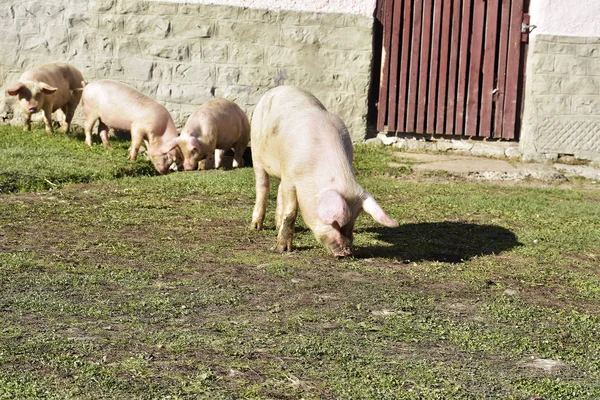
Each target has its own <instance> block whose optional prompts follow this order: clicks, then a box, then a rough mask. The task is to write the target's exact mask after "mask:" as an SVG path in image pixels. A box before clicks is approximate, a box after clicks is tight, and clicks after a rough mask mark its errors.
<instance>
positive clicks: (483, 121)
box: [377, 0, 529, 139]
mask: <svg viewBox="0 0 600 400" xmlns="http://www.w3.org/2000/svg"><path fill="white" fill-rule="evenodd" d="M379 1H380V4H379V6H378V19H379V20H380V22H381V23H382V25H383V50H382V56H381V76H380V87H379V102H378V107H377V108H378V115H377V129H378V130H379V131H387V132H404V133H426V134H443V135H462V136H469V137H484V138H503V139H515V138H517V136H518V127H519V120H520V109H521V98H522V94H521V91H522V86H523V85H522V82H523V79H522V78H523V76H524V65H525V62H524V60H525V46H524V43H525V42H526V41H527V35H526V34H523V35H522V26H523V24H524V23H528V22H529V21H528V19H527V18H528V15H527V14H526V13H525V11H526V9H524V7H527V6H528V4H527V3H528V0H379Z"/></svg>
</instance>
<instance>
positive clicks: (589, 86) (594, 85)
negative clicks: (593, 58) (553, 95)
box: [562, 76, 600, 94]
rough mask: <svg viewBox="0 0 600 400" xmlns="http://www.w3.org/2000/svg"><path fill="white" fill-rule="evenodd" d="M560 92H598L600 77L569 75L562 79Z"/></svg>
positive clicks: (599, 91)
mask: <svg viewBox="0 0 600 400" xmlns="http://www.w3.org/2000/svg"><path fill="white" fill-rule="evenodd" d="M562 93H568V94H600V77H592V76H584V77H574V76H572V77H569V78H565V79H563V81H562Z"/></svg>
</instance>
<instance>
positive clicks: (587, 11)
mask: <svg viewBox="0 0 600 400" xmlns="http://www.w3.org/2000/svg"><path fill="white" fill-rule="evenodd" d="M529 13H530V15H531V23H532V24H533V25H537V28H536V29H535V30H533V32H532V35H537V34H550V35H567V36H600V0H531V4H530V6H529Z"/></svg>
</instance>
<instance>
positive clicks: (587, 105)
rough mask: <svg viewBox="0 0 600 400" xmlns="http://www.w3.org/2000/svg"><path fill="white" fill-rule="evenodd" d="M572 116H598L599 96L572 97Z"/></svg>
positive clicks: (599, 108)
mask: <svg viewBox="0 0 600 400" xmlns="http://www.w3.org/2000/svg"><path fill="white" fill-rule="evenodd" d="M572 101H573V103H572V105H573V114H575V115H600V95H585V96H573V100H572Z"/></svg>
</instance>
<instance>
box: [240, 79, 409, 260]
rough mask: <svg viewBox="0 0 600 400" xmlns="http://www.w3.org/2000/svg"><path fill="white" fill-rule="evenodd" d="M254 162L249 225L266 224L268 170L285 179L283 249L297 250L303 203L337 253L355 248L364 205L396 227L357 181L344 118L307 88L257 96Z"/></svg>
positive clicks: (279, 211) (280, 204)
mask: <svg viewBox="0 0 600 400" xmlns="http://www.w3.org/2000/svg"><path fill="white" fill-rule="evenodd" d="M252 162H253V164H254V174H255V178H256V204H255V206H254V212H253V213H252V224H251V227H252V228H254V229H259V230H260V229H262V226H263V220H264V217H265V211H266V205H267V199H268V195H269V176H273V177H275V178H277V179H280V180H281V182H280V184H279V190H278V193H277V208H276V211H275V224H276V226H277V229H278V230H279V233H278V235H277V249H278V250H279V251H286V250H287V251H290V250H291V249H292V237H293V233H294V223H295V221H296V215H297V213H298V206H300V211H301V212H302V217H303V219H304V222H306V224H307V225H308V227H309V228H310V229H311V230H312V231H313V233H314V235H315V237H316V238H317V240H318V241H319V242H321V243H322V244H323V245H324V246H325V247H326V248H327V250H328V251H329V252H330V253H331V254H333V255H334V256H337V257H344V256H348V255H350V254H352V234H353V229H354V222H355V220H356V217H357V216H358V214H359V213H360V211H361V210H365V211H366V212H367V213H369V214H370V215H371V216H372V217H373V218H374V219H375V220H376V221H377V222H379V223H380V224H383V225H385V226H389V227H395V226H398V223H397V222H396V221H395V220H394V219H392V218H390V217H389V216H387V215H386V213H385V212H384V211H383V210H382V209H381V207H379V205H378V204H377V203H376V202H375V199H374V198H373V196H371V195H370V194H369V193H368V192H366V191H365V190H364V189H363V188H362V187H360V185H359V184H358V182H356V178H355V177H354V172H353V170H352V142H351V141H350V136H349V134H348V130H347V128H346V126H345V125H344V123H343V122H342V120H341V119H340V118H339V117H338V116H336V115H334V114H331V113H330V112H328V111H327V110H326V109H325V107H324V106H323V104H321V102H320V101H319V100H318V99H317V98H316V97H315V96H313V95H312V94H310V93H308V92H306V91H304V90H301V89H298V88H295V87H291V86H280V87H277V88H275V89H272V90H270V91H269V92H267V93H266V94H265V95H264V96H263V97H262V99H261V100H260V101H259V102H258V105H257V106H256V109H255V111H254V115H253V116H252Z"/></svg>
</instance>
